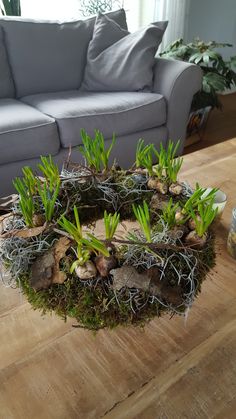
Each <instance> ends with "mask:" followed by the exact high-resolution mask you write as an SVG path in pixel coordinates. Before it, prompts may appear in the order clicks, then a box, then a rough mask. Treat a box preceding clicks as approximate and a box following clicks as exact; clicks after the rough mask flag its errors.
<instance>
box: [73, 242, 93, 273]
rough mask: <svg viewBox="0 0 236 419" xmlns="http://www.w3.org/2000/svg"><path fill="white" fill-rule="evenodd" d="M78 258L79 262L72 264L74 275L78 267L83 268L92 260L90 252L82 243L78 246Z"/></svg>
mask: <svg viewBox="0 0 236 419" xmlns="http://www.w3.org/2000/svg"><path fill="white" fill-rule="evenodd" d="M76 256H77V260H75V261H74V262H73V263H72V265H71V267H70V273H73V272H74V270H75V269H76V268H77V267H78V266H83V265H84V264H85V263H86V262H88V260H89V259H90V251H89V250H88V249H86V248H84V247H83V245H82V243H79V244H78V246H77V251H76Z"/></svg>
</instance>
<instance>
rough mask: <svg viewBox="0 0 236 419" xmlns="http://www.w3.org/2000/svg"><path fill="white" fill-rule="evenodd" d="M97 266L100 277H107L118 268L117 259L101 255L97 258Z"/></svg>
mask: <svg viewBox="0 0 236 419" xmlns="http://www.w3.org/2000/svg"><path fill="white" fill-rule="evenodd" d="M95 265H96V268H97V270H98V272H99V273H100V275H101V276H102V277H106V276H108V275H109V272H110V271H111V270H112V269H114V268H116V266H117V259H116V258H115V256H113V255H111V256H109V257H106V256H103V255H99V256H97V257H96V258H95Z"/></svg>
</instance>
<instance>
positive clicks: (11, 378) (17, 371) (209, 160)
mask: <svg viewBox="0 0 236 419" xmlns="http://www.w3.org/2000/svg"><path fill="white" fill-rule="evenodd" d="M182 178H184V179H187V180H188V181H189V182H190V183H193V184H194V183H195V181H197V180H198V181H199V182H200V183H202V184H203V185H206V186H208V185H211V186H219V187H221V188H222V189H223V190H224V191H225V192H226V194H227V196H228V202H227V207H226V209H225V211H224V214H223V217H222V220H221V222H220V224H219V225H218V240H217V247H218V256H217V265H216V267H215V269H214V271H213V272H211V274H210V275H209V278H208V280H206V281H205V282H204V284H203V287H202V293H201V294H200V296H199V297H198V298H197V300H196V301H195V302H194V304H193V307H192V310H191V311H190V312H189V314H188V316H187V317H186V318H183V317H174V318H172V319H169V317H168V316H167V315H165V316H164V317H163V318H161V319H154V320H153V321H151V322H150V323H149V324H147V325H146V326H145V327H144V328H143V329H140V328H131V327H127V328H125V327H119V328H117V329H115V330H111V331H110V330H101V331H99V332H98V333H97V334H96V335H94V334H93V333H92V332H89V331H85V330H81V329H74V328H72V324H73V321H71V320H70V321H69V322H68V323H64V322H63V321H62V320H60V319H58V318H57V317H55V316H44V317H42V316H41V315H40V313H39V312H37V311H33V310H32V309H31V307H30V305H29V304H28V303H27V302H25V300H24V299H23V298H21V297H20V295H19V293H18V291H17V290H12V289H6V288H3V286H1V287H0V342H1V346H0V418H1V419H32V418H34V419H54V418H55V419H80V418H81V419H87V418H88V419H90V418H91V419H93V418H94V419H97V418H102V417H104V418H114V419H116V418H122V419H123V418H129V419H130V418H135V419H141V418H142V419H149V418H150V419H152V418H153V419H154V418H155V419H156V418H158V419H159V418H160V419H164V418H167V419H178V418H179V419H182V418H188V419H190V418H191V419H196V418H201V419H204V418H217V419H221V418H222V419H224V418H225V419H228V418H234V417H235V408H236V362H235V361H236V261H234V260H233V259H232V258H231V257H230V256H229V255H228V254H227V252H226V238H227V233H228V228H229V223H230V219H231V211H232V208H233V206H236V195H235V191H236V139H234V140H230V141H227V142H225V143H222V144H217V145H216V146H214V147H210V148H208V149H205V150H202V151H199V152H196V153H193V154H189V155H188V156H186V157H185V163H184V168H183V173H182Z"/></svg>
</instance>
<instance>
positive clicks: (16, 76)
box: [0, 10, 202, 196]
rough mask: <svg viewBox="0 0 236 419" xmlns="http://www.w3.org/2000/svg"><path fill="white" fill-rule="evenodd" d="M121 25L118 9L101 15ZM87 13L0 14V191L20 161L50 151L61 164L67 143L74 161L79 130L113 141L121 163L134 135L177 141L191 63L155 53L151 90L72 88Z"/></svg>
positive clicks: (192, 80) (195, 74) (196, 84)
mask: <svg viewBox="0 0 236 419" xmlns="http://www.w3.org/2000/svg"><path fill="white" fill-rule="evenodd" d="M109 15H110V17H111V18H112V19H114V20H115V21H116V22H117V23H119V24H120V25H121V26H122V27H124V28H126V27H127V26H126V18H125V12H124V11H123V10H119V11H116V12H112V13H111V14H109ZM93 26H94V18H92V19H88V20H85V21H73V22H68V23H63V24H60V23H57V22H39V21H37V22H35V21H29V20H23V19H20V18H14V19H13V18H2V19H0V196H3V195H6V194H9V193H11V192H12V190H13V189H12V178H14V177H15V176H18V175H20V173H21V168H22V166H24V165H31V166H32V167H36V165H37V163H38V162H39V158H40V155H48V154H51V155H53V156H54V159H55V161H56V162H57V163H58V164H59V165H62V164H63V161H64V160H65V159H66V157H67V155H68V150H69V148H70V147H72V158H73V160H76V161H80V160H81V155H80V153H79V151H78V147H77V146H78V145H79V144H81V139H80V130H81V128H84V129H85V130H86V131H87V132H88V133H89V134H93V131H94V129H99V130H101V131H102V132H103V134H104V136H105V139H106V141H107V143H108V144H109V142H110V141H111V137H112V134H113V132H115V133H116V136H117V141H116V145H115V148H114V150H113V157H116V159H117V161H119V163H120V164H121V165H122V166H124V167H129V166H130V165H131V164H132V163H133V161H134V156H135V148H136V144H137V140H138V139H139V138H140V137H143V138H144V139H145V141H146V142H153V143H155V144H156V145H157V146H158V144H159V143H160V142H161V141H162V142H163V144H165V143H166V141H167V140H168V139H169V138H171V139H172V140H174V141H176V140H178V139H181V150H180V152H181V151H182V148H183V146H184V139H185V131H186V123H187V120H188V114H189V109H190V104H191V101H192V97H193V94H194V93H195V92H196V91H198V90H199V89H200V86H201V77H202V75H201V71H200V69H199V67H197V66H195V65H190V64H186V63H183V62H180V61H179V62H176V61H171V60H166V59H161V58H157V59H156V63H155V67H154V69H153V71H154V85H153V92H151V93H150V92H104V93H103V92H98V93H93V92H82V91H80V86H81V83H82V80H83V71H84V68H85V64H86V53H87V48H88V44H89V41H90V39H91V37H92V33H93Z"/></svg>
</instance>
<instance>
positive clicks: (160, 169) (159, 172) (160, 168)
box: [153, 143, 166, 179]
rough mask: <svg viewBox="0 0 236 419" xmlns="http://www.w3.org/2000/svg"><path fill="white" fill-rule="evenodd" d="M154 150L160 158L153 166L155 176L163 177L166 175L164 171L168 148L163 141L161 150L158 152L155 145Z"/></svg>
mask: <svg viewBox="0 0 236 419" xmlns="http://www.w3.org/2000/svg"><path fill="white" fill-rule="evenodd" d="M153 152H154V154H155V156H156V157H157V160H158V162H157V164H156V165H155V166H154V167H153V171H154V174H155V176H157V177H158V179H162V178H163V177H164V176H165V172H164V171H165V168H166V150H165V148H164V147H163V145H162V143H161V144H160V151H159V152H158V151H157V150H156V148H155V147H154V148H153Z"/></svg>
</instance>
